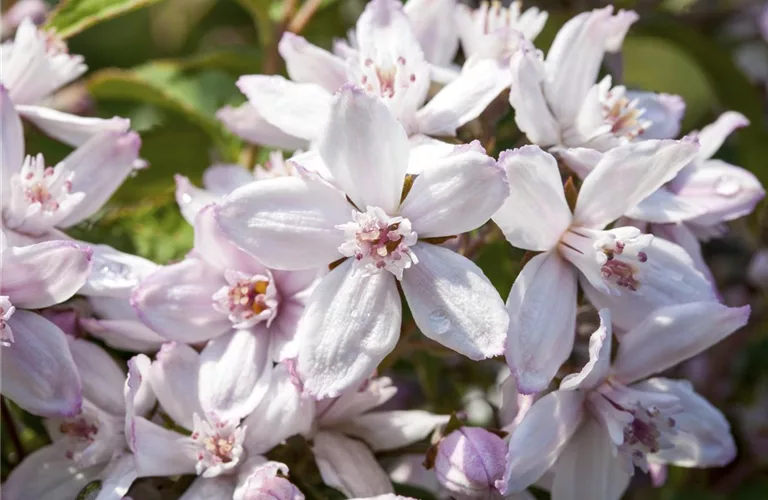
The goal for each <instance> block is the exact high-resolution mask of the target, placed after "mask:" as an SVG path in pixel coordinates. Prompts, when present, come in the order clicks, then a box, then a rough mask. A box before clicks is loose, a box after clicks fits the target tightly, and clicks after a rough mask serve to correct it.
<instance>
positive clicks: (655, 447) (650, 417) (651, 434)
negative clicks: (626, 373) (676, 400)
mask: <svg viewBox="0 0 768 500" xmlns="http://www.w3.org/2000/svg"><path fill="white" fill-rule="evenodd" d="M630 413H631V415H632V417H633V418H632V421H631V422H629V423H628V424H627V425H626V426H625V427H624V443H623V444H622V445H621V446H619V448H618V449H619V452H621V453H622V454H624V455H625V456H628V457H630V458H631V459H632V463H633V464H634V465H635V466H636V467H640V468H641V469H642V470H643V471H645V472H647V471H648V459H647V455H648V454H649V453H658V452H659V451H661V450H665V449H669V448H672V447H673V446H674V445H673V443H672V442H671V441H670V440H669V436H670V435H674V434H676V432H677V430H676V428H675V420H674V419H673V418H672V417H669V416H666V415H664V414H663V412H662V411H661V410H660V409H659V408H657V407H655V406H650V407H648V408H644V407H642V406H640V405H637V406H636V407H635V408H634V409H632V410H631V412H630Z"/></svg>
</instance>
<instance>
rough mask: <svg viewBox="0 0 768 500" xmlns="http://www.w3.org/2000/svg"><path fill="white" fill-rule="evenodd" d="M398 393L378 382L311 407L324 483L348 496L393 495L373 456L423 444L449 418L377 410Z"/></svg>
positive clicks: (315, 448)
mask: <svg viewBox="0 0 768 500" xmlns="http://www.w3.org/2000/svg"><path fill="white" fill-rule="evenodd" d="M396 392H397V387H395V386H394V385H393V384H392V381H391V380H390V379H389V378H386V377H382V378H378V379H374V380H371V381H370V382H368V381H366V382H365V383H364V384H363V386H362V387H361V388H359V389H355V388H353V389H350V390H347V391H345V392H344V393H343V394H342V395H341V396H339V397H337V398H331V399H323V400H321V401H317V402H316V403H315V421H314V424H313V426H312V432H311V434H310V435H309V438H310V439H311V440H312V451H313V452H314V454H315V460H316V461H317V466H318V468H319V469H320V474H321V475H322V476H323V481H325V484H327V485H328V486H332V487H334V488H336V489H338V490H340V491H342V492H343V493H345V494H346V495H347V496H349V497H356V496H357V497H367V496H373V495H381V494H385V493H391V492H393V489H392V483H391V482H390V480H389V477H387V473H386V472H384V470H383V469H382V468H381V466H380V465H379V464H378V462H377V461H376V458H375V457H374V455H373V453H374V452H381V451H387V450H394V449H397V448H401V447H403V446H406V445H409V444H411V443H413V442H416V441H419V440H421V439H424V438H425V437H426V436H427V435H428V434H429V433H431V432H432V431H433V430H434V429H435V427H437V426H438V425H441V424H445V423H447V422H448V419H449V417H448V416H447V415H434V414H432V413H429V412H426V411H421V410H410V411H376V410H375V409H376V407H378V406H380V405H383V404H384V403H386V402H387V401H388V400H390V399H391V398H392V397H393V396H394V395H395V393H396Z"/></svg>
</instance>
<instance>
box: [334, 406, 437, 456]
mask: <svg viewBox="0 0 768 500" xmlns="http://www.w3.org/2000/svg"><path fill="white" fill-rule="evenodd" d="M449 419H450V416H449V415H435V414H434V413H429V412H427V411H421V410H411V411H380V412H371V413H366V414H364V415H360V416H358V417H355V418H354V419H353V420H351V421H349V422H345V423H344V424H343V426H341V427H340V428H339V431H342V432H344V433H345V434H347V435H349V436H353V437H357V438H360V439H362V440H363V441H365V442H366V443H368V445H369V446H370V447H371V449H372V450H373V451H384V450H394V449H396V448H401V447H403V446H405V445H408V444H411V443H415V442H416V441H420V440H422V439H424V438H425V437H427V436H428V435H429V434H430V433H431V432H432V431H433V430H434V429H435V427H437V426H438V425H442V424H445V423H448V420H449Z"/></svg>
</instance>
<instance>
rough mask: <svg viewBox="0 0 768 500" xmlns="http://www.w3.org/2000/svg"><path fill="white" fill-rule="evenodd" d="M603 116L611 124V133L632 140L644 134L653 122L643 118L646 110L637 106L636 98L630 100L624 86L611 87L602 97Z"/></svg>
mask: <svg viewBox="0 0 768 500" xmlns="http://www.w3.org/2000/svg"><path fill="white" fill-rule="evenodd" d="M602 107H603V117H604V118H605V121H606V123H607V124H609V125H610V126H611V131H610V132H611V134H613V135H615V136H617V137H621V138H623V139H626V140H627V141H631V140H633V139H635V138H637V137H638V136H640V135H642V134H643V132H645V130H646V129H647V128H648V127H650V125H651V122H650V121H648V120H642V119H641V117H642V116H643V114H644V113H645V110H644V109H642V108H638V107H637V101H636V100H629V99H628V98H627V97H626V95H625V89H624V87H621V86H618V87H614V88H612V89H610V90H609V91H608V92H606V94H605V95H604V96H603V99H602Z"/></svg>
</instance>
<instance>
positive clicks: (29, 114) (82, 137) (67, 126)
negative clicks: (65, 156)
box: [16, 105, 131, 147]
mask: <svg viewBox="0 0 768 500" xmlns="http://www.w3.org/2000/svg"><path fill="white" fill-rule="evenodd" d="M16 110H17V111H18V112H19V114H20V115H21V116H23V117H24V119H26V120H29V121H31V122H32V123H34V124H35V126H36V127H38V128H39V129H40V130H42V131H43V132H44V133H45V135H47V136H49V137H52V138H54V139H56V140H58V141H61V142H63V143H64V144H68V145H70V146H73V147H78V146H82V145H83V144H85V143H86V142H87V141H88V140H89V139H90V138H91V137H93V136H95V135H98V134H100V133H103V132H117V133H125V132H128V130H129V129H130V128H131V120H129V119H127V118H120V117H119V116H114V117H112V118H95V117H91V116H78V115H73V114H70V113H64V112H62V111H57V110H55V109H52V108H48V107H45V106H27V105H22V106H17V107H16Z"/></svg>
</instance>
